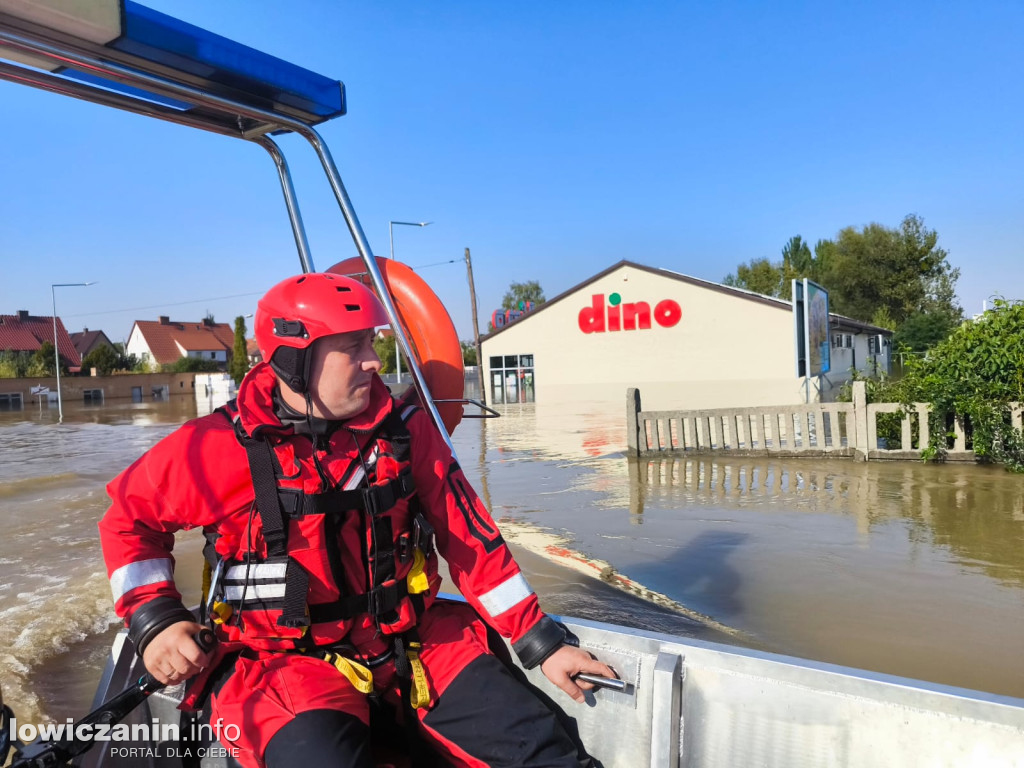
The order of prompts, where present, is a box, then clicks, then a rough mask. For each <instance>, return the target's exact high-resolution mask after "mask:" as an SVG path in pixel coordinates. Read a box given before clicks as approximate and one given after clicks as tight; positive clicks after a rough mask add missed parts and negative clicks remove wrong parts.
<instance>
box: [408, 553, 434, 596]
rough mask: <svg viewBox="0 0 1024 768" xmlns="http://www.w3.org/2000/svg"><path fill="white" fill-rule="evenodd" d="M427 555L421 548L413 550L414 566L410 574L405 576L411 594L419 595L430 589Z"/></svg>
mask: <svg viewBox="0 0 1024 768" xmlns="http://www.w3.org/2000/svg"><path fill="white" fill-rule="evenodd" d="M426 566H427V556H426V555H424V554H423V551H422V550H420V549H416V550H413V559H412V568H411V569H410V570H409V575H408V576H406V577H405V581H406V584H407V585H408V587H409V594H410V595H418V594H420V593H422V592H426V591H427V590H428V589H430V580H429V579H428V578H427V567H426Z"/></svg>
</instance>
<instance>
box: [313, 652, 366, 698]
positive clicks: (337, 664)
mask: <svg viewBox="0 0 1024 768" xmlns="http://www.w3.org/2000/svg"><path fill="white" fill-rule="evenodd" d="M324 661H326V662H327V663H328V664H331V665H333V666H334V668H335V669H336V670H338V671H339V672H341V674H342V675H344V676H345V679H346V680H348V681H349V682H350V683H352V687H353V688H355V689H356V690H357V691H359V692H360V693H371V692H372V691H373V672H371V671H370V669H369V668H368V667H364V666H363V665H362V664H360V663H359V662H357V661H352V659H349V658H346V657H344V656H342V655H341V654H339V653H331V652H329V651H328V652H327V653H325V654H324Z"/></svg>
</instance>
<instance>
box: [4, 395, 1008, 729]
mask: <svg viewBox="0 0 1024 768" xmlns="http://www.w3.org/2000/svg"><path fill="white" fill-rule="evenodd" d="M54 411H55V409H53V410H51V411H48V410H47V409H46V408H45V407H44V408H43V410H42V412H41V413H40V412H38V411H34V410H32V409H31V408H27V409H26V410H25V411H21V412H13V413H0V457H2V458H0V521H2V525H3V527H4V533H5V535H4V536H2V537H0V617H2V621H0V684H2V685H3V691H4V698H5V701H7V702H8V703H10V704H11V705H12V706H13V707H14V708H15V711H16V712H17V714H18V715H19V718H20V719H21V720H22V721H23V722H29V721H31V720H32V719H34V718H37V717H43V716H47V717H52V718H55V719H57V720H61V719H63V718H65V717H68V716H74V715H79V714H81V713H82V712H84V711H85V710H86V709H88V707H89V705H90V703H91V698H92V691H93V689H94V687H95V684H96V680H97V678H98V676H99V671H100V669H101V667H102V664H103V662H104V660H105V657H106V654H107V649H108V648H109V637H110V636H111V632H112V631H114V630H115V629H116V626H117V625H116V622H115V620H114V616H113V613H112V609H111V604H110V596H109V589H108V587H107V583H106V578H105V573H104V569H103V564H102V560H101V557H100V551H99V545H98V542H97V536H96V522H97V520H98V519H99V517H100V516H101V515H102V514H103V512H104V510H105V508H106V505H107V499H106V494H105V492H104V485H105V483H106V482H107V481H108V480H109V479H110V478H112V477H113V476H114V475H115V474H116V473H117V472H118V471H120V470H121V469H122V468H124V467H125V466H127V465H128V464H129V463H130V462H131V461H133V460H134V459H135V458H136V457H137V456H138V455H139V454H141V453H142V452H143V451H144V450H145V449H146V448H148V447H149V446H150V445H152V444H153V443H155V442H156V441H157V440H159V439H160V438H161V437H163V436H164V435H166V434H167V433H168V432H170V431H171V430H172V429H173V428H174V427H175V426H176V425H177V424H180V423H181V422H182V421H184V420H185V419H187V418H190V417H191V416H193V415H195V413H196V406H195V403H194V402H193V401H190V400H188V399H185V398H181V399H176V400H172V401H171V402H169V403H140V404H130V403H128V404H108V405H105V406H99V407H91V408H85V407H82V406H78V407H76V406H74V405H71V406H66V407H65V423H64V424H63V425H57V424H55V423H54V422H55V420H56V417H55V413H54ZM624 435H625V419H624V406H623V407H619V405H618V404H617V403H612V404H608V403H596V402H595V403H577V404H574V405H573V406H572V407H571V408H569V409H566V408H564V407H554V406H544V405H541V404H537V405H523V406H509V407H507V408H505V409H504V415H503V417H502V418H500V419H496V420H487V421H482V420H466V421H465V422H464V423H463V425H462V426H461V427H460V428H459V429H458V430H457V431H456V435H455V444H456V449H457V451H458V453H459V458H460V463H461V464H462V466H463V467H464V468H465V470H466V472H467V474H468V475H469V478H470V480H471V481H472V482H473V484H474V486H475V487H476V488H477V489H478V491H479V492H480V493H481V495H482V496H483V497H484V499H485V501H486V502H487V503H488V505H489V506H490V508H491V510H492V512H493V514H494V516H495V517H496V518H498V519H499V520H504V521H506V524H507V527H508V538H509V539H510V540H512V542H513V545H514V546H517V550H516V551H517V557H519V558H520V559H521V562H522V564H523V566H524V569H525V570H526V571H527V573H528V575H529V577H530V579H531V582H532V583H534V585H535V586H536V588H537V590H538V593H539V594H540V595H541V599H542V603H543V604H544V605H545V607H546V609H548V610H550V611H554V612H557V613H564V614H567V615H575V616H582V617H586V618H592V619H597V620H601V621H612V622H616V623H622V624H627V625H631V626H638V627H645V628H648V629H652V630H656V631H665V632H671V633H676V634H684V635H687V636H693V637H701V638H704V639H713V640H723V639H724V640H727V641H730V642H741V643H744V644H749V645H753V646H756V647H759V648H763V649H766V650H771V651H776V652H780V653H786V654H791V655H795V656H802V657H807V658H813V659H818V660H822V661H829V662H835V663H840V664H846V665H849V666H854V667H860V668H865V669H871V670H876V671H881V672H888V673H892V674H898V675H905V676H908V677H915V678H919V679H924V680H930V681H933V682H939V683H946V684H951V685H958V686H964V687H968V688H976V689H979V690H985V691H990V692H993V693H1001V694H1008V695H1012V696H1018V697H1024V660H1022V658H1021V650H1022V649H1024V478H1022V477H1021V476H1017V475H1011V474H1008V473H1006V472H1004V471H1003V470H1001V469H998V468H991V467H977V466H928V465H921V464H908V463H899V464H883V463H871V464H859V463H854V462H851V461H845V460H833V461H821V460H785V461H773V460H770V459H763V460H762V459H711V458H678V459H661V460H655V461H646V460H645V461H641V462H637V461H631V460H629V459H627V458H625V456H624V448H625V439H624ZM193 533H194V532H193ZM198 538H199V537H198V536H197V535H193V534H182V536H181V537H180V538H179V542H180V543H179V547H178V550H177V552H176V555H177V560H178V566H177V579H178V581H179V583H180V584H182V586H183V587H184V591H185V592H186V593H188V594H189V595H190V596H191V597H192V599H195V598H196V595H197V594H198V581H199V575H200V557H199V548H200V542H199V541H198ZM567 552H568V553H570V555H571V557H570V560H571V561H572V562H575V563H580V562H582V563H593V562H596V563H597V564H598V565H599V566H600V568H598V569H596V570H593V569H592V570H591V573H592V574H594V575H597V574H598V572H603V575H604V577H605V579H606V580H608V575H609V573H612V574H614V575H616V578H617V577H618V576H622V577H625V578H628V579H629V580H631V582H632V583H634V584H637V585H643V586H644V587H646V588H648V589H650V590H654V591H655V592H657V593H660V594H661V595H662V596H664V597H665V598H666V600H667V601H668V602H673V601H674V602H675V603H677V604H679V605H681V606H684V607H685V608H686V609H688V610H691V611H694V612H697V613H700V614H704V615H706V616H708V617H710V618H711V619H713V620H714V621H715V622H718V623H719V624H720V625H724V626H725V627H726V628H731V629H727V630H726V631H725V632H719V631H713V630H706V629H703V628H701V627H699V626H697V625H695V624H694V623H693V622H692V621H691V620H689V619H688V618H686V617H685V616H682V615H680V614H679V613H678V612H676V611H673V610H668V609H666V608H664V607H661V606H657V605H652V604H650V603H648V602H645V601H642V600H638V599H636V598H635V597H632V596H630V595H627V594H625V593H623V592H621V591H618V590H615V589H613V588H612V587H610V586H608V585H607V584H605V583H603V582H602V581H601V580H600V579H597V578H592V577H590V576H586V575H581V574H580V573H579V572H577V571H571V570H567V569H564V568H561V567H558V566H557V565H552V564H551V559H552V557H553V558H554V560H556V561H558V562H569V561H570V560H566V559H565V557H564V555H565V554H566V553H567ZM582 570H583V571H586V570H587V568H582ZM613 580H614V579H613Z"/></svg>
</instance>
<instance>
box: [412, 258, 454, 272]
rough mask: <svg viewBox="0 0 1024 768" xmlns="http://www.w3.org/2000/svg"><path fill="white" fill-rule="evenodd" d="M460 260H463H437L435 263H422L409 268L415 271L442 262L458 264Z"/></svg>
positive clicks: (435, 265) (436, 265)
mask: <svg viewBox="0 0 1024 768" xmlns="http://www.w3.org/2000/svg"><path fill="white" fill-rule="evenodd" d="M460 261H462V259H449V260H448V261H435V262H434V263H433V264H420V265H419V266H418V267H409V269H411V270H413V271H414V272H415V271H416V270H417V269H426V268H427V267H439V266H441V265H442V264H457V263H458V262H460Z"/></svg>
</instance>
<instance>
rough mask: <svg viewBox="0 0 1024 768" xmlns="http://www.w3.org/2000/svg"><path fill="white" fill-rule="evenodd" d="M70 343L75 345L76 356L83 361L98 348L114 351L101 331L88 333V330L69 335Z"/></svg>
mask: <svg viewBox="0 0 1024 768" xmlns="http://www.w3.org/2000/svg"><path fill="white" fill-rule="evenodd" d="M71 343H72V344H74V345H75V349H77V350H78V354H79V355H81V356H82V359H83V360H84V359H85V357H86V355H88V354H89V353H90V352H92V351H93V350H94V349H97V348H99V347H110V348H111V349H115V347H114V345H113V344H112V343H111V341H110V339H109V338H108V337H107V334H105V333H104V332H103V331H90V330H89V329H88V328H85V329H83V330H82V331H79V332H77V333H72V334H71Z"/></svg>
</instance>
